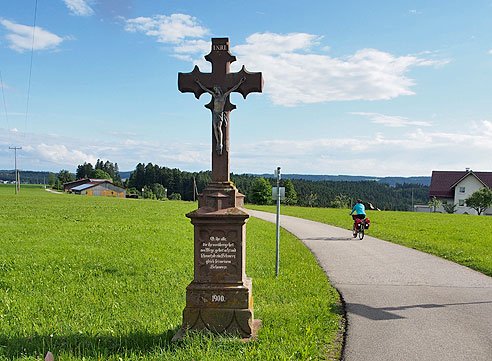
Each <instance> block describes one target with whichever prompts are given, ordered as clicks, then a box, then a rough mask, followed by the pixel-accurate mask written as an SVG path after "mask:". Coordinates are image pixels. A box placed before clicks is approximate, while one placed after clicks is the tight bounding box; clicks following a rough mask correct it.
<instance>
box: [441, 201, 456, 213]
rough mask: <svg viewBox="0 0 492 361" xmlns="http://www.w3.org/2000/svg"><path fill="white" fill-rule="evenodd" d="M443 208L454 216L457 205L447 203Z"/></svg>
mask: <svg viewBox="0 0 492 361" xmlns="http://www.w3.org/2000/svg"><path fill="white" fill-rule="evenodd" d="M442 208H444V210H445V211H446V212H447V213H449V214H453V213H454V212H456V203H446V204H443V205H442Z"/></svg>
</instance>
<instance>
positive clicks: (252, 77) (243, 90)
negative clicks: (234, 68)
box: [227, 65, 263, 99]
mask: <svg viewBox="0 0 492 361" xmlns="http://www.w3.org/2000/svg"><path fill="white" fill-rule="evenodd" d="M227 77H228V78H229V79H228V83H229V84H230V87H233V86H234V85H236V84H238V83H239V82H240V81H241V79H243V78H244V79H245V80H244V82H243V83H242V84H241V85H240V86H239V87H238V88H237V89H236V90H235V92H238V93H240V94H241V95H242V96H243V98H244V99H246V97H247V96H248V94H249V93H253V92H256V93H261V92H262V90H263V76H262V74H261V73H252V72H249V71H247V70H246V68H245V67H244V65H243V67H242V68H241V70H240V71H238V72H237V73H229V74H227Z"/></svg>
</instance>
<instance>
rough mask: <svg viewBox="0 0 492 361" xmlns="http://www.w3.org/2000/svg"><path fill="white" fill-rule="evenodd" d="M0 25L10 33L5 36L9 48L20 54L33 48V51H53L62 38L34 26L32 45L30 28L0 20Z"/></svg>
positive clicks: (31, 30) (31, 28)
mask: <svg viewBox="0 0 492 361" xmlns="http://www.w3.org/2000/svg"><path fill="white" fill-rule="evenodd" d="M0 24H2V25H3V26H4V27H5V28H6V29H7V30H8V31H10V33H9V34H7V35H6V36H5V37H6V38H7V40H8V41H9V43H10V45H9V47H10V48H11V49H13V50H15V51H17V52H19V53H22V52H24V51H25V50H31V48H34V50H44V49H53V48H56V47H57V46H58V45H60V44H61V42H62V41H63V38H61V37H59V36H58V35H56V34H53V33H50V32H49V31H47V30H44V29H43V28H40V27H39V26H36V29H35V31H34V44H33V41H32V40H33V27H32V26H27V25H21V24H16V23H14V22H12V21H9V20H5V19H0Z"/></svg>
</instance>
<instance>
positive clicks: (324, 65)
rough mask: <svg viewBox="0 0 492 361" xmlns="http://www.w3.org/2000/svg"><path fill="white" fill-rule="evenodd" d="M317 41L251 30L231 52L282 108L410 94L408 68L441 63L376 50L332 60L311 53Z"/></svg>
mask: <svg viewBox="0 0 492 361" xmlns="http://www.w3.org/2000/svg"><path fill="white" fill-rule="evenodd" d="M318 42H319V38H318V37H316V36H314V35H310V34H287V35H279V34H253V35H251V36H250V37H248V38H247V39H246V44H245V45H239V46H236V47H234V48H233V51H234V52H235V53H237V54H238V56H239V58H240V61H239V62H240V63H241V64H247V66H248V70H250V71H255V70H257V69H258V70H261V71H262V73H263V76H264V79H265V92H266V93H267V94H268V95H269V96H270V98H271V99H272V101H273V102H274V103H275V104H279V105H285V106H294V105H297V104H301V103H318V102H328V101H346V100H387V99H392V98H396V97H398V96H402V95H411V94H414V92H413V91H412V90H411V87H412V86H413V85H414V84H415V82H414V80H412V79H410V78H408V77H407V76H406V73H408V72H409V71H410V70H411V68H412V67H416V66H431V65H442V64H443V63H445V62H443V61H436V60H429V59H425V58H423V57H417V56H412V55H407V56H394V55H392V54H390V53H386V52H383V51H379V50H377V49H361V50H358V51H356V52H355V53H354V54H353V55H349V56H346V57H342V58H335V57H330V56H328V55H319V54H316V53H314V52H313V51H311V50H310V49H311V48H312V47H315V46H316V45H317V44H318ZM269 43H271V44H272V45H271V47H269V46H268V44H269Z"/></svg>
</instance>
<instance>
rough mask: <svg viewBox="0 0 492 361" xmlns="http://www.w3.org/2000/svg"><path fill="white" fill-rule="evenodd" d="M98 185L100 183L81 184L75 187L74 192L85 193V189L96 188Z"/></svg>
mask: <svg viewBox="0 0 492 361" xmlns="http://www.w3.org/2000/svg"><path fill="white" fill-rule="evenodd" d="M98 184H99V183H84V184H81V185H79V186H77V187H73V188H72V190H73V191H83V190H84V189H87V188H91V187H94V186H95V185H98Z"/></svg>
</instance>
